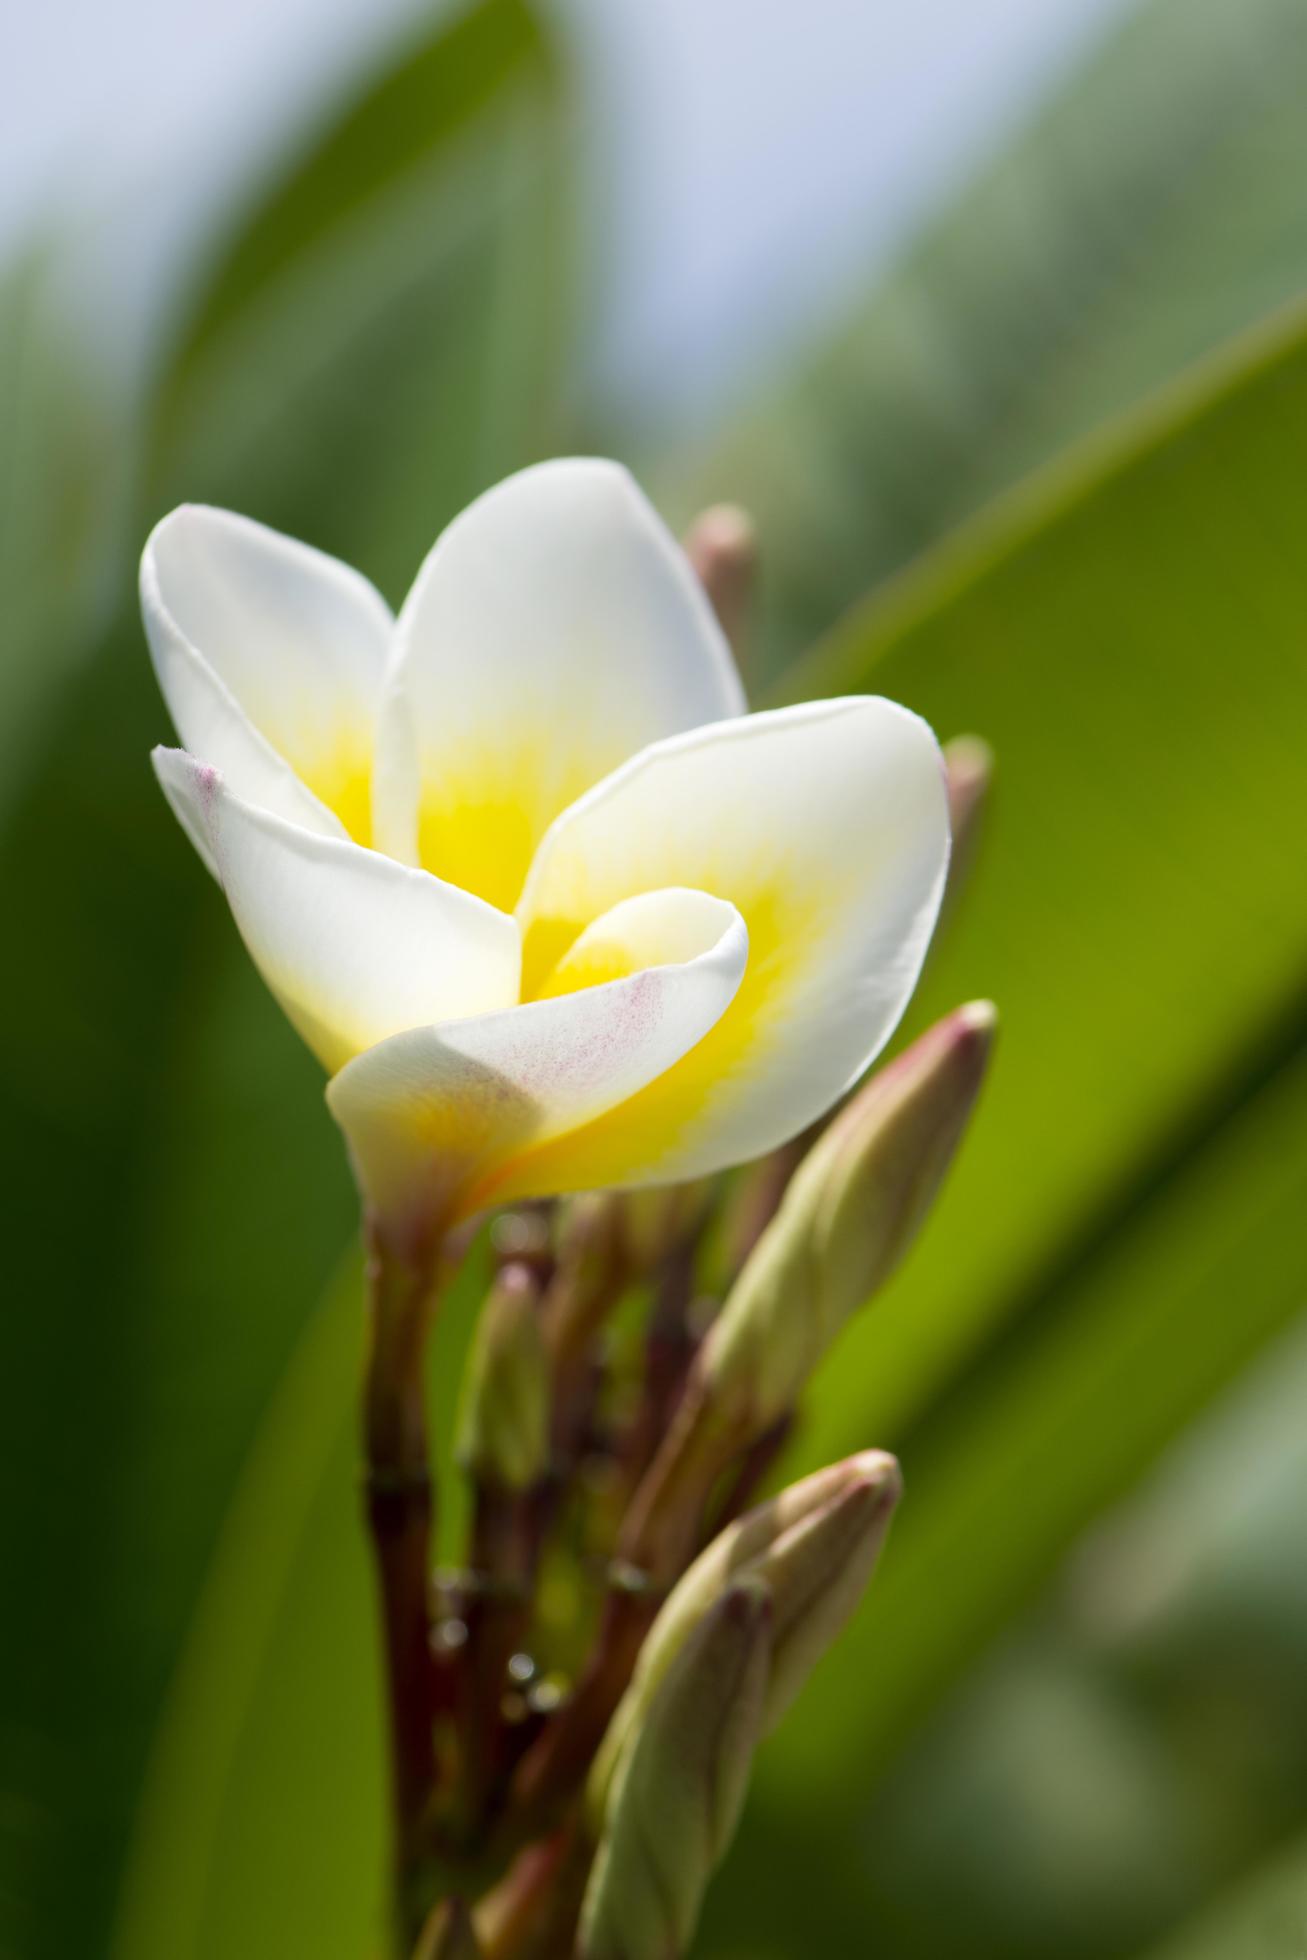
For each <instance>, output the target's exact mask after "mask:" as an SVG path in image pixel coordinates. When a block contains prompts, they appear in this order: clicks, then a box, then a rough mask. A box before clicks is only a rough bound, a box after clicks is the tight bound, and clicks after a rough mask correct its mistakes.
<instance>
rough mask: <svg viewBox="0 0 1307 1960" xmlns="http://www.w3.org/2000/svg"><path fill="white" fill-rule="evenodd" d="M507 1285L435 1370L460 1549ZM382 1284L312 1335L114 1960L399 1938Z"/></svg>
mask: <svg viewBox="0 0 1307 1960" xmlns="http://www.w3.org/2000/svg"><path fill="white" fill-rule="evenodd" d="M486 1280H487V1269H486V1262H485V1259H484V1256H482V1255H478V1256H474V1257H473V1258H471V1259H470V1260H469V1261H468V1263H467V1265H466V1266H465V1267H464V1269H463V1271H462V1273H461V1274H460V1275H459V1277H458V1279H457V1280H456V1281H455V1283H454V1285H453V1287H452V1289H451V1291H450V1293H449V1295H448V1297H447V1298H446V1299H445V1300H444V1301H443V1302H442V1304H441V1308H440V1312H439V1314H438V1317H437V1328H436V1338H435V1341H434V1342H433V1350H432V1355H431V1362H430V1368H429V1377H430V1402H431V1426H432V1436H433V1454H434V1456H435V1468H436V1488H437V1492H438V1496H439V1500H440V1505H441V1510H442V1527H443V1529H442V1537H443V1538H444V1540H445V1541H446V1543H458V1542H459V1538H460V1527H461V1523H462V1519H463V1514H464V1510H465V1505H466V1495H465V1492H464V1490H463V1488H462V1485H461V1481H460V1479H459V1478H458V1476H457V1473H456V1472H455V1469H454V1465H453V1456H452V1437H453V1433H454V1405H455V1399H456V1392H457V1385H458V1382H459V1380H460V1376H461V1372H462V1359H463V1354H464V1351H465V1349H466V1346H467V1343H468V1340H469V1337H470V1333H471V1327H472V1323H473V1320H474V1318H475V1315H476V1310H477V1307H478V1304H479V1302H480V1299H481V1296H482V1293H483V1290H484V1287H485V1284H486ZM362 1284H363V1279H362V1271H361V1265H360V1262H359V1260H357V1259H351V1260H349V1261H348V1262H347V1263H346V1265H345V1268H344V1269H343V1271H342V1272H341V1274H340V1275H339V1276H338V1278H337V1279H336V1281H335V1282H334V1283H333V1284H332V1286H331V1287H330V1289H329V1290H328V1293H327V1295H326V1297H325V1299H324V1301H323V1303H322V1305H321V1306H320V1307H319V1308H318V1310H317V1312H316V1314H315V1315H314V1316H313V1318H312V1319H311V1320H310V1322H309V1324H308V1326H307V1327H306V1329H305V1331H304V1333H303V1335H302V1337H301V1339H300V1341H299V1343H298V1345H297V1347H296V1349H295V1351H294V1352H293V1353H292V1355H291V1357H290V1361H289V1363H288V1365H287V1368H286V1370H285V1373H284V1376H283V1378H282V1380H281V1381H280V1383H279V1384H278V1385H277V1387H276V1389H275V1392H274V1393H273V1395H272V1397H271V1399H270V1401H269V1404H268V1409H267V1413H266V1415H265V1417H264V1419H263V1421H262V1423H261V1425H260V1428H259V1431H258V1434H257V1436H256V1437H255V1440H254V1444H253V1446H252V1448H251V1450H250V1453H249V1456H248V1458H247V1460H246V1462H245V1464H244V1466H243V1467H242V1470H241V1474H240V1478H239V1480H238V1483H237V1487H236V1490H235V1494H234V1496H233V1499H232V1502H231V1506H230V1509H229V1510H228V1512H227V1515H226V1517H225V1519H224V1520H223V1524H222V1528H221V1531H220V1533H219V1536H218V1541H217V1545H216V1549H215V1552H214V1556H213V1559H212V1562H211V1564H210V1567H209V1570H208V1572H207V1573H206V1576H205V1580H204V1585H203V1588H202V1590H201V1592H200V1595H199V1600H198V1603H197V1606H196V1610H195V1613H194V1617H193V1620H192V1622H191V1625H190V1627H189V1629H188V1631H187V1636H186V1641H185V1645H184V1647H183V1650H182V1658H181V1662H180V1665H179V1667H178V1670H177V1674H176V1678H175V1682H174V1685H173V1688H172V1690H171V1692H170V1695H169V1698H168V1701H167V1704H166V1707H165V1710H164V1715H163V1719H162V1720H161V1722H160V1725H159V1731H158V1736H157V1739H156V1742H155V1746H154V1750H153V1753H152V1758H151V1764H150V1770H149V1774H148V1777H147V1781H146V1786H145V1797H144V1800H143V1804H142V1809H141V1813H140V1818H139V1820H138V1826H137V1830H136V1833H135V1836H134V1841H133V1846H132V1857H131V1863H130V1866H129V1872H128V1880H127V1885H126V1889H125V1893H124V1901H123V1908H122V1915H121V1919H120V1923H119V1926H118V1929H117V1935H116V1940H115V1944H114V1948H113V1951H114V1955H115V1960H227V1956H229V1955H231V1954H237V1953H238V1954H240V1955H241V1960H286V1956H287V1955H288V1954H291V1953H299V1952H302V1951H303V1952H310V1953H312V1954H313V1955H314V1957H315V1960H333V1956H339V1960H358V1957H359V1955H361V1954H364V1953H366V1952H368V1951H369V1950H370V1946H371V1942H372V1939H373V1936H374V1935H375V1932H376V1929H377V1926H378V1924H379V1923H380V1911H381V1902H380V1880H381V1876H382V1872H383V1857H384V1845H383V1835H382V1827H383V1820H384V1817H385V1801H384V1782H383V1763H382V1753H381V1752H382V1736H383V1722H382V1712H381V1701H380V1681H379V1675H378V1668H377V1658H378V1646H377V1640H376V1635H375V1627H374V1611H375V1604H374V1599H373V1592H372V1576H371V1571H370V1567H369V1562H368V1557H367V1547H366V1541H365V1537H364V1532H363V1528H362V1522H361V1503H360V1497H359V1477H358V1446H357V1440H356V1423H357V1414H356V1408H355V1404H356V1401H357V1395H358V1382H359V1369H360V1356H361V1351H362V1330H361V1314H360V1302H361V1299H362Z"/></svg>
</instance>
